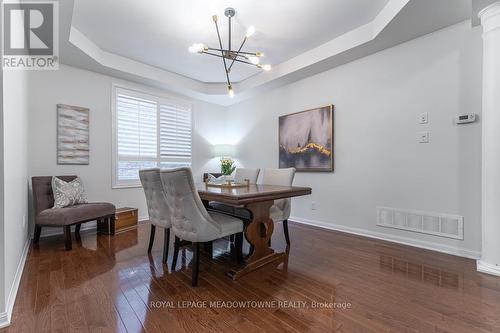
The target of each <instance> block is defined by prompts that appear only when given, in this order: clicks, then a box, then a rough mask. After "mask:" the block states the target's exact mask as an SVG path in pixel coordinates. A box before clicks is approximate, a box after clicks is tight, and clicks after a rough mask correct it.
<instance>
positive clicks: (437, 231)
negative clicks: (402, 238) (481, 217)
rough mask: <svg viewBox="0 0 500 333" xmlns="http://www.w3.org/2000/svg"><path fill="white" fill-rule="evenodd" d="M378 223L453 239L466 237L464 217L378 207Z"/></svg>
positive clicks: (383, 225)
mask: <svg viewBox="0 0 500 333" xmlns="http://www.w3.org/2000/svg"><path fill="white" fill-rule="evenodd" d="M377 225H378V226H381V227H388V228H394V229H401V230H406V231H413V232H418V233H422V234H429V235H434V236H441V237H447V238H453V239H464V217H463V216H458V215H450V214H440V213H431V212H423V211H417V210H404V209H398V208H389V207H377Z"/></svg>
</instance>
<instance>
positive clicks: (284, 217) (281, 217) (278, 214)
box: [262, 168, 295, 245]
mask: <svg viewBox="0 0 500 333" xmlns="http://www.w3.org/2000/svg"><path fill="white" fill-rule="evenodd" d="M294 178H295V168H287V169H265V170H264V176H263V177H262V183H263V184H266V185H280V186H292V184H293V179H294ZM291 208H292V199H290V198H287V199H279V200H275V201H274V205H272V206H271V209H270V210H269V214H270V215H271V218H272V219H273V221H274V222H276V221H282V222H283V231H284V233H285V240H286V244H287V245H290V235H289V234H288V218H289V217H290V211H291Z"/></svg>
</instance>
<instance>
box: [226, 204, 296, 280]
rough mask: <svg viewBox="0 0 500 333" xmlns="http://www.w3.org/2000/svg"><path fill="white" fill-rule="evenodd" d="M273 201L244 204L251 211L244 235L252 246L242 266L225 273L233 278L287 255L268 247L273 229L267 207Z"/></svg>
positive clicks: (268, 207)
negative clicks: (250, 218)
mask: <svg viewBox="0 0 500 333" xmlns="http://www.w3.org/2000/svg"><path fill="white" fill-rule="evenodd" d="M273 203H274V201H261V202H255V203H251V204H248V205H246V207H245V208H246V209H248V210H249V211H250V212H251V213H252V221H251V222H250V223H249V224H248V226H247V227H246V229H245V236H246V238H247V240H248V241H249V242H250V244H252V246H253V253H252V254H251V255H250V257H249V258H248V259H247V260H246V263H245V265H244V266H242V267H239V268H236V269H232V270H231V271H229V272H228V273H227V275H228V276H229V277H231V278H232V279H233V280H236V279H237V278H239V277H241V276H243V275H245V274H248V273H250V272H252V271H255V270H256V269H259V268H261V267H262V266H265V265H267V264H270V263H272V262H275V261H278V260H281V261H283V259H284V258H285V256H286V255H287V254H286V253H283V252H280V253H276V252H274V250H273V249H272V248H270V247H269V240H270V239H271V236H272V235H273V230H274V223H273V220H272V219H271V218H270V217H269V209H270V208H271V206H272V205H273Z"/></svg>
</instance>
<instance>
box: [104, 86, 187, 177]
mask: <svg viewBox="0 0 500 333" xmlns="http://www.w3.org/2000/svg"><path fill="white" fill-rule="evenodd" d="M115 96H116V100H115V110H114V117H115V119H114V122H115V128H116V130H115V140H114V142H115V147H114V151H115V154H116V155H115V159H114V160H115V164H114V166H113V168H114V174H115V177H114V179H115V180H114V185H115V186H135V185H140V181H139V170H141V169H146V168H154V167H161V168H173V167H180V166H191V154H192V117H191V109H190V107H187V106H185V105H181V104H178V103H174V102H172V101H168V100H163V99H160V98H157V97H154V96H150V95H146V94H141V93H138V92H135V91H128V90H125V89H121V88H116V90H115Z"/></svg>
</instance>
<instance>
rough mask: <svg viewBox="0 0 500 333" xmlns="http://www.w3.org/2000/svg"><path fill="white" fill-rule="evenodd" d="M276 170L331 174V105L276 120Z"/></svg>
mask: <svg viewBox="0 0 500 333" xmlns="http://www.w3.org/2000/svg"><path fill="white" fill-rule="evenodd" d="M279 167H280V168H290V167H294V168H296V169H297V171H323V172H331V171H333V105H329V106H325V107H320V108H316V109H312V110H307V111H302V112H297V113H292V114H288V115H285V116H281V117H280V118H279Z"/></svg>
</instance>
